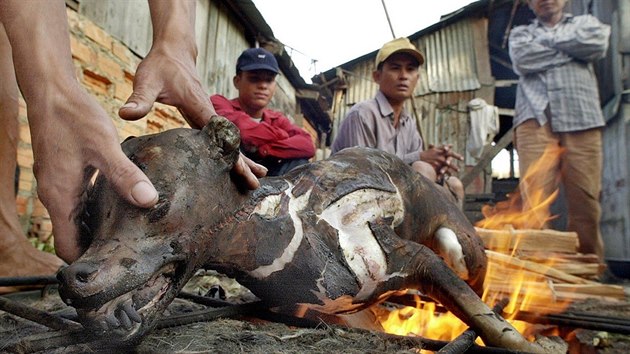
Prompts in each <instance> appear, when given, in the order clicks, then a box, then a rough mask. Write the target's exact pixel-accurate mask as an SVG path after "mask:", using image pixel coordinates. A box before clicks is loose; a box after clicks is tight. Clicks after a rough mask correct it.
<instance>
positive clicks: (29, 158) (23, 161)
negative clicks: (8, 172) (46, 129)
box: [17, 149, 33, 166]
mask: <svg viewBox="0 0 630 354" xmlns="http://www.w3.org/2000/svg"><path fill="white" fill-rule="evenodd" d="M17 162H18V164H19V165H20V166H33V154H32V153H30V152H24V151H23V150H20V149H18V154H17Z"/></svg>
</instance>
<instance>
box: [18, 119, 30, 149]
mask: <svg viewBox="0 0 630 354" xmlns="http://www.w3.org/2000/svg"><path fill="white" fill-rule="evenodd" d="M20 140H21V141H23V142H25V143H28V144H30V143H31V130H30V129H29V127H28V124H20Z"/></svg>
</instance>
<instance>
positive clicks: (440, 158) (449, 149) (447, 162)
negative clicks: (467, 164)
mask: <svg viewBox="0 0 630 354" xmlns="http://www.w3.org/2000/svg"><path fill="white" fill-rule="evenodd" d="M420 159H421V160H422V161H425V162H427V163H429V164H430V165H431V166H433V168H434V169H435V173H436V174H437V175H438V177H443V176H444V175H447V174H448V175H450V174H453V173H456V172H459V167H457V165H455V163H454V161H453V160H459V161H463V160H464V157H463V156H462V155H460V154H458V153H456V152H455V151H453V145H452V144H445V145H442V146H440V147H436V146H435V145H433V144H429V146H428V149H427V150H425V151H423V152H421V153H420Z"/></svg>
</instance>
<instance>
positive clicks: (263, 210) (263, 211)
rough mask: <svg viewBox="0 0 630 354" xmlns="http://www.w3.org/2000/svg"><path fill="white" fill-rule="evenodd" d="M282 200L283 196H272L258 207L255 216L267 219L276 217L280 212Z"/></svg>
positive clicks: (254, 212)
mask: <svg viewBox="0 0 630 354" xmlns="http://www.w3.org/2000/svg"><path fill="white" fill-rule="evenodd" d="M281 200H282V195H281V194H272V195H269V196H267V197H265V199H263V200H262V201H260V203H258V205H256V208H254V211H253V212H252V213H253V214H258V215H261V216H265V217H275V216H277V215H278V211H279V210H280V201H281Z"/></svg>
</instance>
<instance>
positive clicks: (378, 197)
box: [319, 189, 404, 292]
mask: <svg viewBox="0 0 630 354" xmlns="http://www.w3.org/2000/svg"><path fill="white" fill-rule="evenodd" d="M403 215H404V207H403V202H402V198H401V197H400V194H399V193H398V192H397V193H391V192H385V191H380V190H375V189H360V190H357V191H354V192H352V193H350V194H347V195H345V196H343V197H342V198H340V199H339V200H338V201H336V202H335V203H333V204H331V205H330V206H329V207H328V208H326V210H324V211H323V212H322V214H321V215H320V216H319V218H320V219H322V220H325V221H326V222H328V224H330V225H331V226H332V227H334V228H335V229H337V234H338V237H339V245H340V246H341V249H342V251H343V255H344V257H345V259H346V262H347V263H348V265H349V266H350V268H351V269H352V272H354V274H355V275H356V277H357V279H358V281H359V283H360V285H361V286H366V287H369V289H362V290H361V292H371V291H372V290H373V287H374V286H375V285H376V284H378V283H379V282H381V281H383V280H386V279H387V278H389V276H387V275H386V271H387V260H386V258H385V254H384V252H383V250H382V249H381V247H380V245H379V244H378V241H377V240H376V239H375V238H374V235H373V234H372V231H371V230H370V227H369V225H368V222H370V221H374V220H377V219H379V218H384V217H393V219H394V220H393V224H394V225H398V224H400V222H401V221H402V219H403Z"/></svg>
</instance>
